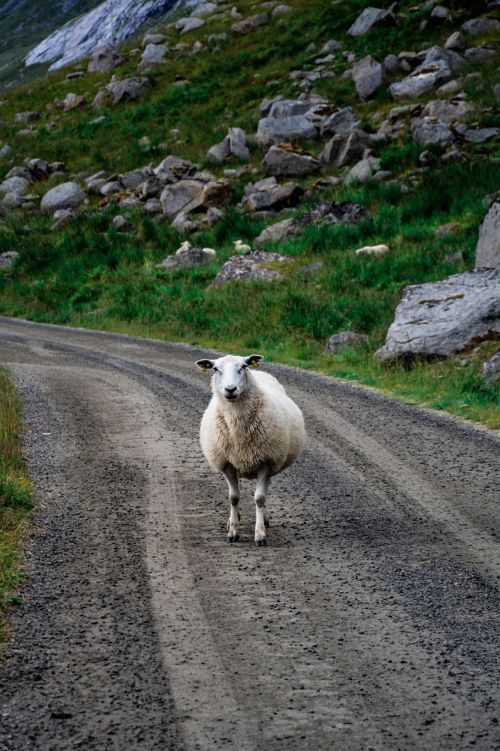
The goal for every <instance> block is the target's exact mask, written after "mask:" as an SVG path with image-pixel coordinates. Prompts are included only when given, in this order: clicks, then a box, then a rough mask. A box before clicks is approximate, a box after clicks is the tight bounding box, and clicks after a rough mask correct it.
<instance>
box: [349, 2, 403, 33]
mask: <svg viewBox="0 0 500 751" xmlns="http://www.w3.org/2000/svg"><path fill="white" fill-rule="evenodd" d="M395 5H396V3H394V4H393V5H391V7H390V8H389V9H388V10H384V9H383V8H371V7H369V8H365V9H364V11H363V12H362V13H361V15H359V16H358V17H357V19H356V20H355V21H354V23H353V24H352V26H350V28H349V29H348V31H347V33H348V34H349V35H350V36H352V37H359V36H363V34H366V33H367V32H368V31H370V29H372V28H373V27H374V26H394V25H395V24H396V18H395V17H394V13H393V12H392V11H393V8H394V7H395Z"/></svg>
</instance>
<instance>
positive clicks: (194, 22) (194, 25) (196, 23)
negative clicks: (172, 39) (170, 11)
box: [175, 16, 205, 36]
mask: <svg viewBox="0 0 500 751" xmlns="http://www.w3.org/2000/svg"><path fill="white" fill-rule="evenodd" d="M204 25H205V21H204V20H203V18H196V16H189V17H187V18H179V20H178V21H177V22H176V24H175V28H176V29H177V31H178V32H180V34H181V36H184V34H189V32H190V31H194V30H195V29H199V28H200V27H201V26H204Z"/></svg>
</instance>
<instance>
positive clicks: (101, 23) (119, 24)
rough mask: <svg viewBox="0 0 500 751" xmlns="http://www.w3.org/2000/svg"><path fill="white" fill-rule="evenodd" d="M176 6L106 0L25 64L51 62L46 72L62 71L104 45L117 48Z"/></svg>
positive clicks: (160, 0)
mask: <svg viewBox="0 0 500 751" xmlns="http://www.w3.org/2000/svg"><path fill="white" fill-rule="evenodd" d="M175 5H176V0H105V2H102V3H101V4H100V5H98V6H97V8H94V9H93V10H91V11H89V12H88V13H84V14H83V15H82V16H79V17H78V18H75V19H73V20H72V21H69V22H68V23H67V24H65V25H64V26H62V27H61V28H60V29H58V30H57V31H55V32H54V33H53V34H51V35H50V36H48V37H47V38H46V39H44V40H43V41H42V42H40V44H38V45H37V46H36V47H35V48H34V49H33V50H32V51H31V52H30V53H29V54H28V56H27V58H26V65H37V64H46V63H51V65H50V68H49V70H57V69H58V68H62V67H63V66H65V65H69V64H70V63H73V62H75V61H76V60H81V59H82V58H84V57H87V56H89V55H91V54H92V53H93V52H95V50H97V49H99V48H101V47H103V46H105V45H108V44H111V45H119V44H120V43H121V42H123V41H125V39H128V38H129V37H131V36H133V35H134V34H137V32H138V30H139V29H140V28H141V26H142V25H143V24H144V23H146V21H148V20H149V19H151V18H153V17H156V16H159V15H161V14H163V13H167V12H168V11H169V10H171V9H172V8H173V7H174V6H175Z"/></svg>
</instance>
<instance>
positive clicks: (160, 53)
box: [138, 44, 167, 73]
mask: <svg viewBox="0 0 500 751" xmlns="http://www.w3.org/2000/svg"><path fill="white" fill-rule="evenodd" d="M166 53H167V47H166V45H164V44H148V45H147V47H145V48H144V52H143V53H142V57H141V60H140V63H139V65H138V70H139V71H140V72H141V73H143V72H144V71H146V70H149V68H152V67H153V66H155V65H163V64H164V63H165V55H166Z"/></svg>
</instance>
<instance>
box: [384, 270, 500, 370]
mask: <svg viewBox="0 0 500 751" xmlns="http://www.w3.org/2000/svg"><path fill="white" fill-rule="evenodd" d="M499 282H500V273H499V271H498V270H495V269H477V270H475V271H468V272H466V273H465V274H457V275H456V276H450V277H448V278H447V279H444V280H443V281H440V282H430V283H428V284H416V285H412V286H410V287H406V288H405V290H404V292H403V297H402V300H401V302H400V303H399V305H398V307H397V309H396V316H395V319H394V322H393V323H392V324H391V326H390V328H389V331H388V332H387V338H386V342H385V345H384V346H383V347H382V348H381V349H379V350H378V351H377V353H376V356H377V357H378V358H379V359H381V360H384V361H395V360H398V359H402V360H411V359H414V358H416V357H420V358H424V359H435V358H445V357H449V356H450V355H453V354H455V353H457V352H461V351H463V350H465V349H467V348H468V347H471V346H474V345H475V344H477V343H479V342H481V341H484V340H488V339H496V338H499V337H500V296H499V295H498V285H499Z"/></svg>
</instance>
